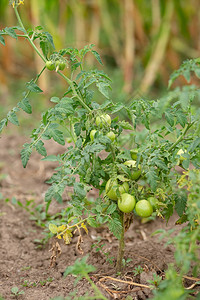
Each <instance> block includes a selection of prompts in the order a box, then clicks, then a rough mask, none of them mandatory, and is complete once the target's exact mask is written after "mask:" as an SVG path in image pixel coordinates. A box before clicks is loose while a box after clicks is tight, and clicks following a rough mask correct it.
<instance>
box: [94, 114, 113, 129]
mask: <svg viewBox="0 0 200 300" xmlns="http://www.w3.org/2000/svg"><path fill="white" fill-rule="evenodd" d="M96 124H97V126H99V127H100V128H102V127H103V125H104V126H105V125H109V126H110V125H111V117H110V116H109V115H108V114H105V115H101V116H97V117H96Z"/></svg>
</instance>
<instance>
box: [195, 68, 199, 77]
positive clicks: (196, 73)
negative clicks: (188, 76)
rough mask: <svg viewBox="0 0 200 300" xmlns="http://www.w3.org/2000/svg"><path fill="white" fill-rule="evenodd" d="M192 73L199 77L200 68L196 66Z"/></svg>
mask: <svg viewBox="0 0 200 300" xmlns="http://www.w3.org/2000/svg"><path fill="white" fill-rule="evenodd" d="M194 73H195V75H196V76H197V77H198V78H200V68H196V69H195V70H194Z"/></svg>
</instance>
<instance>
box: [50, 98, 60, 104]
mask: <svg viewBox="0 0 200 300" xmlns="http://www.w3.org/2000/svg"><path fill="white" fill-rule="evenodd" d="M50 101H51V102H54V103H59V102H60V98H58V97H51V99H50Z"/></svg>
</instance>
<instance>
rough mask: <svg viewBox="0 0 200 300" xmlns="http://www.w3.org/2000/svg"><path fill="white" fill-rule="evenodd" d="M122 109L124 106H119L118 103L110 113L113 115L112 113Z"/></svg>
mask: <svg viewBox="0 0 200 300" xmlns="http://www.w3.org/2000/svg"><path fill="white" fill-rule="evenodd" d="M123 108H124V105H123V104H121V103H118V104H116V105H115V107H114V108H113V109H112V113H113V114H114V113H116V112H118V111H120V110H122V109H123Z"/></svg>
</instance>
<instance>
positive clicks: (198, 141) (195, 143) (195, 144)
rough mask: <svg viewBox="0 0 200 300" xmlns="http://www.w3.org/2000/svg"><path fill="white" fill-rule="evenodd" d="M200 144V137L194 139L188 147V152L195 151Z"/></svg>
mask: <svg viewBox="0 0 200 300" xmlns="http://www.w3.org/2000/svg"><path fill="white" fill-rule="evenodd" d="M199 145H200V137H198V138H197V139H196V140H194V141H193V142H192V143H191V145H190V146H189V148H188V152H193V151H194V150H195V149H196V148H197V147H198V146H199Z"/></svg>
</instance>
